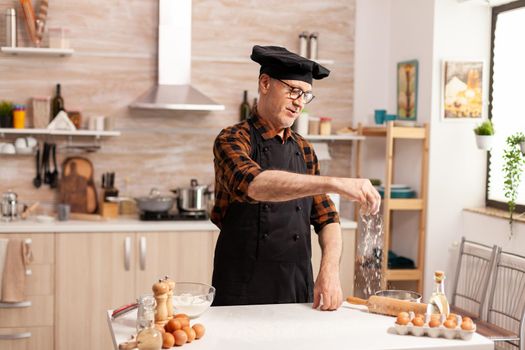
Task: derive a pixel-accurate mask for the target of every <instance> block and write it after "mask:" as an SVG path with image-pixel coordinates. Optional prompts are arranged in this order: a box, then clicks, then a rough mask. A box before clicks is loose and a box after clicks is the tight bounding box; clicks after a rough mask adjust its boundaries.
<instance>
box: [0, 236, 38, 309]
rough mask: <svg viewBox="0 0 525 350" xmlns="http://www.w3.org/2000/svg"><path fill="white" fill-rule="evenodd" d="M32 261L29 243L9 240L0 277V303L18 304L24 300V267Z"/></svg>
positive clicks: (16, 239)
mask: <svg viewBox="0 0 525 350" xmlns="http://www.w3.org/2000/svg"><path fill="white" fill-rule="evenodd" d="M32 261H33V253H32V251H31V245H30V243H27V242H25V241H24V240H22V239H19V238H15V239H9V243H8V244H7V251H6V255H5V264H4V274H3V275H2V299H1V301H2V302H5V303H18V302H21V301H24V300H25V297H26V296H25V282H26V267H27V266H28V265H29V264H30V263H31V262H32Z"/></svg>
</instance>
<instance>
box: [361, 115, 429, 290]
mask: <svg viewBox="0 0 525 350" xmlns="http://www.w3.org/2000/svg"><path fill="white" fill-rule="evenodd" d="M358 130H359V131H360V134H361V135H363V136H367V137H373V136H377V137H384V138H385V144H386V150H385V151H386V152H385V170H386V171H385V180H384V182H385V184H384V187H385V188H386V187H390V186H391V185H392V181H393V178H394V160H395V156H396V152H395V147H394V144H395V141H396V140H399V139H410V140H416V141H418V142H417V143H419V144H420V145H421V146H420V147H421V154H422V162H421V168H420V171H419V174H420V181H421V183H420V186H421V187H420V190H419V191H418V193H419V196H420V197H419V198H391V197H390V196H388V197H385V198H384V199H383V203H382V204H383V230H384V231H383V232H384V237H383V247H382V249H383V256H384V257H386V256H388V251H389V250H390V249H391V247H392V246H393V241H395V238H396V237H395V234H392V232H391V231H392V228H393V225H392V220H393V218H392V217H393V211H394V210H414V211H417V215H418V216H419V224H418V229H417V231H416V232H414V236H417V257H416V258H415V259H414V260H415V265H416V266H418V268H417V269H389V268H388V259H383V261H382V262H381V272H382V276H383V277H382V279H381V288H382V289H387V288H388V282H389V281H413V282H416V284H417V287H416V290H417V291H418V292H419V293H423V268H424V263H425V230H426V207H427V188H428V154H429V152H428V150H429V138H428V136H429V129H428V125H422V126H406V125H398V126H396V125H395V123H394V122H393V121H389V122H387V123H386V126H380V127H378V126H375V127H362V126H361V125H359V126H358ZM361 147H362V142H361V141H358V142H357V154H358V156H357V165H356V168H357V177H362V175H361V165H360V152H361ZM356 215H357V214H356ZM414 240H416V237H414Z"/></svg>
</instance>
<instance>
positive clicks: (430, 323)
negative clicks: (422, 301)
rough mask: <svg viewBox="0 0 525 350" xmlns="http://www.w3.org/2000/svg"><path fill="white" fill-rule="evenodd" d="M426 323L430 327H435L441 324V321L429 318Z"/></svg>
mask: <svg viewBox="0 0 525 350" xmlns="http://www.w3.org/2000/svg"><path fill="white" fill-rule="evenodd" d="M428 325H429V326H430V328H436V327H439V326H440V325H441V321H440V320H438V319H431V320H430V322H429V323H428Z"/></svg>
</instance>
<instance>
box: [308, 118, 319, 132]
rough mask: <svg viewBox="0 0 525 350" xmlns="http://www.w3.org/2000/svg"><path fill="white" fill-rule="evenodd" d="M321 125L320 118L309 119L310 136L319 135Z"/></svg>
mask: <svg viewBox="0 0 525 350" xmlns="http://www.w3.org/2000/svg"><path fill="white" fill-rule="evenodd" d="M319 124H320V119H319V118H318V117H308V135H319Z"/></svg>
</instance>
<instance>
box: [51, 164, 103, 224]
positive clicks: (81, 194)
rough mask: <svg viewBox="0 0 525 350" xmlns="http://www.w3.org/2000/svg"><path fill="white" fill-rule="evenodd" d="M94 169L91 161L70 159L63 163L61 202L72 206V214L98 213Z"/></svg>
mask: <svg viewBox="0 0 525 350" xmlns="http://www.w3.org/2000/svg"><path fill="white" fill-rule="evenodd" d="M93 175H94V169H93V164H92V163H91V161H90V160H89V159H86V158H82V157H69V158H67V159H66V160H64V162H63V163H62V179H61V180H60V198H59V199H60V202H61V203H66V204H69V205H71V212H74V213H88V214H93V213H96V212H97V209H98V204H97V203H98V202H97V192H96V188H95V183H94V180H93Z"/></svg>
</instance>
